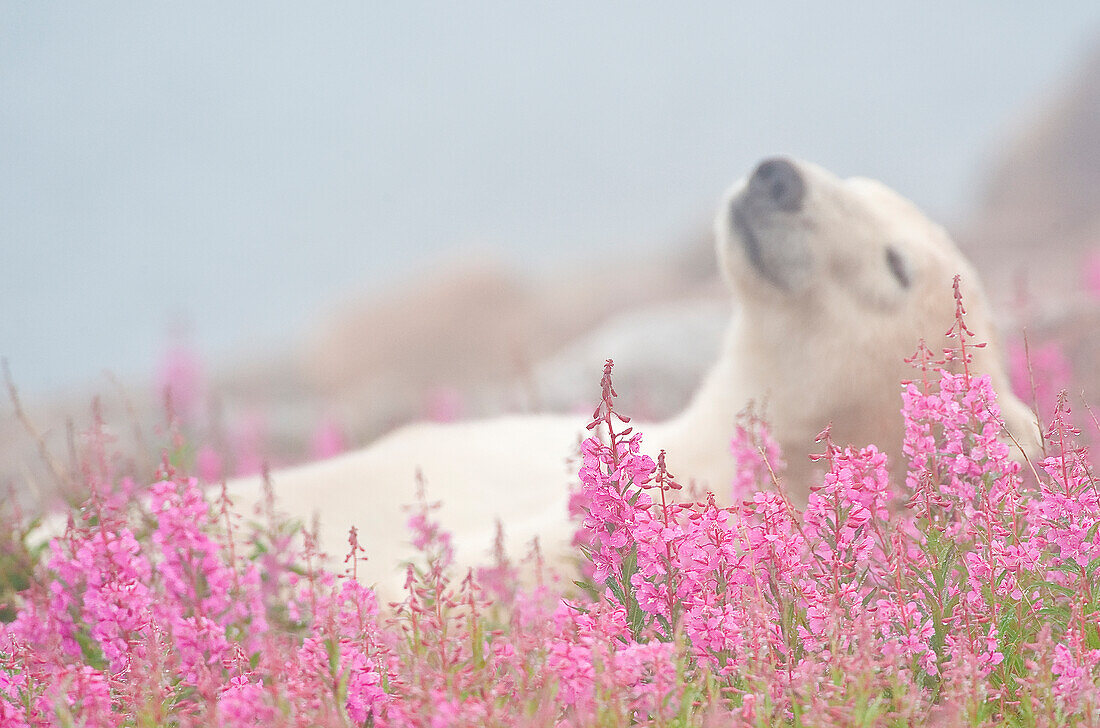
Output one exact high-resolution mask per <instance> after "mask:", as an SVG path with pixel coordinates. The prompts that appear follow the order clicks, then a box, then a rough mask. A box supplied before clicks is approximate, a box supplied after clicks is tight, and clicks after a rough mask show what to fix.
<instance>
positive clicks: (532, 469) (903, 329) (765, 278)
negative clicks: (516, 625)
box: [229, 158, 1039, 595]
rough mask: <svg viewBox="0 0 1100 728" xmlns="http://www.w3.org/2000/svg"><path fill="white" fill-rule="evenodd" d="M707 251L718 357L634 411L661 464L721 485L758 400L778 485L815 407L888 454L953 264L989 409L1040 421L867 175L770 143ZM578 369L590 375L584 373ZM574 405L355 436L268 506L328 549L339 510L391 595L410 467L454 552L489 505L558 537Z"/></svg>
mask: <svg viewBox="0 0 1100 728" xmlns="http://www.w3.org/2000/svg"><path fill="white" fill-rule="evenodd" d="M715 237H716V248H717V255H718V261H719V264H720V266H721V269H722V272H723V274H724V276H725V278H726V280H727V281H728V283H729V285H730V288H731V289H732V291H733V294H734V295H733V297H734V312H733V316H732V321H731V323H730V325H729V329H728V332H727V334H726V336H725V339H724V343H723V345H722V350H721V355H720V357H719V359H718V362H717V363H716V364H715V365H714V367H713V369H712V370H711V371H710V373H709V375H707V377H706V378H705V380H704V382H703V383H702V385H701V386H700V388H699V389H698V391H697V392H696V394H695V396H694V398H693V399H692V401H691V403H690V404H689V405H688V407H687V408H686V410H685V411H684V412H683V413H682V414H680V415H679V416H677V417H675V418H673V419H672V420H670V421H667V422H663V423H652V424H639V423H635V426H636V428H637V429H638V430H640V431H641V432H643V433H644V442H645V445H646V449H647V451H650V452H652V453H656V451H657V449H658V448H661V449H664V450H666V451H667V453H668V463H669V469H670V470H671V471H672V472H674V473H676V474H677V476H679V479H680V480H681V481H687V480H693V481H695V482H696V483H698V484H699V485H701V486H703V487H706V488H708V489H710V490H712V491H713V492H714V493H715V494H716V496H717V497H718V498H719V500H722V499H723V498H726V499H727V500H728V498H729V491H730V483H731V480H732V478H733V476H734V463H733V460H732V457H731V455H730V440H731V437H732V433H733V428H734V422H735V418H736V415H737V414H738V412H740V411H741V410H742V409H744V408H745V407H746V405H747V404H748V403H750V402H757V403H759V402H762V401H766V410H767V414H768V419H769V421H770V424H771V430H772V434H773V435H774V437H775V438H776V439H777V440H778V442H779V444H780V445H781V446H782V448H783V450H784V453H785V456H786V459H787V461H788V463H789V467H788V474H787V489H788V491H789V492H791V493H792V494H793V495H794V497H795V498H796V499H798V500H804V499H805V498H806V495H807V492H808V487H809V482H810V478H811V477H812V471H811V463H810V462H809V459H808V457H807V455H808V454H809V453H811V452H815V451H817V449H818V446H816V445H815V443H814V439H815V436H816V435H817V434H818V433H819V432H820V431H821V430H822V429H823V428H824V427H825V425H826V424H828V423H830V422H831V423H832V434H833V438H834V440H835V441H837V442H851V443H854V444H866V443H870V442H874V443H876V444H878V445H879V446H880V447H882V448H884V449H886V450H887V451H888V452H889V453H890V455H891V456H892V459H893V462H895V463H897V462H899V461H900V449H901V440H902V419H901V416H900V402H901V400H900V397H899V391H900V387H899V382H900V381H901V380H902V379H905V378H907V377H909V376H911V374H912V371H911V369H909V367H908V365H907V364H905V363H904V359H905V358H906V357H907V356H910V355H912V354H913V352H914V351H915V350H916V348H917V345H918V341H919V340H920V339H921V338H924V339H925V340H926V341H927V342H929V345H930V346H932V347H933V348H934V349H935V347H937V346H942V345H944V344H945V343H946V342H944V336H945V332H946V331H947V330H948V328H949V327H950V325H951V323H952V321H953V317H954V299H953V297H952V280H953V278H954V276H955V275H956V274H959V275H961V280H962V288H963V295H964V300H965V303H966V305H967V308H968V311H969V316H968V325H969V327H970V328H971V330H973V331H974V332H975V334H976V335H977V337H978V338H979V339H980V340H984V341H986V342H988V344H989V345H988V346H987V347H986V348H984V349H976V350H975V351H974V363H973V368H974V369H975V370H976V371H979V372H982V373H987V374H989V375H991V377H992V380H993V385H994V387H995V388H996V390H997V392H998V393H999V395H1000V398H1001V399H1000V403H1001V408H1002V412H1003V416H1004V418H1005V421H1006V424H1007V427H1008V429H1009V430H1010V432H1012V433H1013V435H1014V437H1015V439H1016V440H1017V441H1019V442H1021V443H1023V444H1024V447H1025V448H1031V449H1033V448H1035V447H1036V446H1037V444H1038V441H1039V433H1038V431H1037V429H1036V425H1035V420H1034V417H1033V415H1032V414H1031V412H1030V411H1029V410H1028V408H1027V407H1025V406H1024V405H1023V404H1022V403H1021V402H1020V401H1019V400H1017V399H1016V398H1015V397H1013V396H1012V395H1011V393H1010V391H1009V387H1008V380H1007V377H1006V374H1005V370H1004V367H1003V365H1002V361H1001V349H1000V347H999V346H998V344H997V337H996V334H995V332H994V327H993V324H992V322H991V316H990V311H989V307H988V304H987V302H986V297H985V294H984V292H983V291H982V287H981V284H980V282H979V280H978V277H977V275H976V274H975V272H974V270H973V269H972V267H971V266H970V264H969V263H968V262H967V261H966V260H965V259H964V258H963V256H962V255H961V254H960V253H959V251H958V249H957V248H956V247H955V245H954V244H953V243H952V241H951V239H950V238H949V236H948V235H947V233H946V232H945V231H944V229H943V228H941V227H940V226H938V225H936V224H935V223H933V222H931V221H930V220H929V219H928V218H927V217H925V216H924V215H923V214H922V213H921V212H920V211H919V210H918V209H917V208H916V207H915V206H914V205H913V204H912V203H910V202H908V201H907V200H905V199H904V198H902V197H901V196H899V195H898V194H896V193H894V192H893V191H891V190H890V189H888V188H887V187H885V186H884V185H882V184H880V183H878V182H875V181H872V180H869V179H863V178H851V179H840V178H838V177H836V176H834V175H833V174H831V173H829V172H827V171H826V170H824V169H821V168H820V167H817V166H815V165H813V164H809V163H807V162H802V161H795V160H792V159H787V158H773V159H767V160H765V161H763V162H761V163H760V164H759V165H758V166H757V167H756V168H755V170H754V171H753V172H752V173H751V174H750V175H749V176H748V178H747V179H745V180H742V181H741V182H739V183H737V184H736V185H734V186H733V187H732V188H731V189H730V190H729V192H728V193H727V194H726V196H725V198H724V199H723V201H722V203H721V205H720V207H719V209H718V214H717V219H716V222H715ZM596 374H597V373H596V372H593V376H596ZM585 424H586V421H585V419H583V418H581V417H573V416H510V417H499V418H496V419H489V420H482V421H470V422H461V423H452V424H415V425H411V426H407V427H404V428H401V429H399V430H397V431H395V432H393V433H392V434H390V435H388V436H385V437H383V438H381V439H380V440H378V441H376V442H375V443H374V444H372V445H370V446H368V447H366V448H365V449H362V450H359V451H356V452H351V453H348V454H345V455H342V456H339V457H336V458H333V459H331V460H327V461H323V462H318V463H313V464H309V465H305V466H302V467H298V468H293V469H289V470H283V471H277V472H275V473H273V474H272V475H271V482H272V486H273V488H274V491H275V496H276V499H277V503H278V505H279V507H280V509H281V510H283V511H285V512H288V513H289V514H291V515H293V516H296V517H299V518H301V519H303V520H306V521H308V520H309V519H310V517H311V515H313V514H316V515H317V516H318V517H319V522H320V541H321V546H322V548H323V549H325V550H326V551H327V552H328V553H329V554H332V555H334V556H335V555H338V554H340V553H341V550H343V549H345V548H346V544H347V535H348V531H349V528H350V527H351V526H352V525H355V526H357V527H358V532H359V540H360V542H361V544H362V545H363V546H364V548H365V549H366V554H367V557H368V561H367V562H366V566H365V567H361V568H360V574H361V575H362V574H363V573H364V568H365V569H366V579H367V581H368V582H377V583H378V584H379V586H380V587H381V588H382V589H383V591H384V592H386V593H388V594H391V595H392V594H396V593H397V591H398V587H399V585H400V583H401V580H402V579H403V571H402V570H401V569H400V568H399V564H400V563H401V562H403V561H406V560H408V559H410V558H411V557H412V556H413V553H412V548H411V546H410V545H409V541H410V535H409V533H408V532H407V530H406V522H407V520H408V512H407V510H405V506H406V504H409V503H411V502H413V501H414V500H415V497H416V489H417V481H418V473H419V474H422V476H423V480H424V482H426V484H427V495H428V499H429V500H433V501H434V500H439V501H441V502H442V506H441V509H440V511H439V512H438V514H437V515H438V518H439V519H440V521H441V522H442V524H443V526H444V528H446V529H448V530H449V531H451V532H452V534H453V544H454V548H455V558H456V562H457V563H458V564H459V565H460V566H467V565H472V564H477V563H482V562H484V561H485V560H486V555H487V553H488V549H489V546H490V544H491V542H492V537H493V533H494V528H495V521H496V520H497V519H499V520H500V521H501V522H502V523H503V525H504V530H505V535H506V542H507V547H508V548H509V550H510V551H511V553H513V554H515V553H522V549H523V548H524V547H525V545H526V544H527V543H529V542H530V540H531V539H532V538H533V537H535V536H538V537H540V540H541V543H542V546H543V549H544V551H548V552H550V553H551V555H556V554H558V553H564V552H565V551H566V550H567V549H568V543H569V540H570V537H571V532H572V531H571V526H570V524H569V522H568V519H567V501H568V493H569V489H570V485H571V483H572V482H573V481H574V480H575V464H570V462H569V459H570V456H571V455H572V454H574V453H576V451H577V445H578V442H579V440H580V438H581V437H582V436H584V435H585ZM229 491H230V495H231V496H232V497H233V498H234V500H235V501H236V504H237V505H236V507H237V508H238V509H240V510H241V511H242V512H244V513H247V512H249V510H248V509H249V508H250V507H251V506H252V504H254V503H255V502H257V501H258V500H259V498H260V497H261V491H262V483H261V481H260V480H259V479H258V478H252V479H245V480H237V481H233V482H231V483H230V484H229Z"/></svg>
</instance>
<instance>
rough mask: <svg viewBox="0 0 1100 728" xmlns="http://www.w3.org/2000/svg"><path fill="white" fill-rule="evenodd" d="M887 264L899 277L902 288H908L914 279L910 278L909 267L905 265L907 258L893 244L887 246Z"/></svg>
mask: <svg viewBox="0 0 1100 728" xmlns="http://www.w3.org/2000/svg"><path fill="white" fill-rule="evenodd" d="M886 265H888V266H890V272H891V273H893V274H894V277H895V278H897V279H898V283H900V284H901V286H902V288H908V287H909V286H910V285H911V284H912V281H911V280H910V279H909V268H908V266H906V265H905V259H904V258H902V257H901V253H899V252H898V251H897V250H895V249H894V248H893V247H891V246H886Z"/></svg>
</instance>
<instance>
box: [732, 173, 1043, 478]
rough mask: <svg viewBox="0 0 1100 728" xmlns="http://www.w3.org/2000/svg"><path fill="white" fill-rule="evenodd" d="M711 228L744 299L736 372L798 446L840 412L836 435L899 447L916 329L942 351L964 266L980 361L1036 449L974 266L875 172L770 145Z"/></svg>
mask: <svg viewBox="0 0 1100 728" xmlns="http://www.w3.org/2000/svg"><path fill="white" fill-rule="evenodd" d="M716 232H717V236H716V238H717V248H718V257H719V261H720V264H721V268H722V270H723V274H724V275H725V277H726V278H727V280H728V281H729V283H730V284H731V285H732V287H733V289H734V292H735V294H736V296H737V298H738V300H739V303H740V314H739V316H738V318H737V320H736V322H735V325H734V330H733V331H734V334H733V335H734V338H735V340H736V348H738V349H740V350H741V352H742V354H747V355H743V356H740V357H739V360H740V365H739V371H738V373H737V377H738V378H739V379H741V380H742V381H743V382H747V383H748V386H749V393H750V394H751V395H753V396H754V397H760V398H763V399H764V400H765V401H766V410H767V416H768V418H769V419H770V420H771V421H772V425H773V429H774V431H775V432H776V433H777V434H778V435H779V437H780V444H781V445H784V446H785V447H786V448H788V449H789V451H790V452H792V453H796V454H797V453H800V452H802V453H804V452H807V443H812V441H813V437H814V435H815V434H816V433H817V432H819V431H820V429H821V428H822V426H823V425H824V424H826V423H827V422H832V425H833V430H832V432H833V436H834V439H835V440H836V441H837V442H851V443H853V444H858V445H862V444H866V443H869V442H874V443H876V444H878V445H879V446H880V447H883V448H884V449H886V450H888V451H889V452H891V454H892V455H894V456H895V458H896V457H897V456H899V455H900V444H901V438H902V421H901V417H900V415H899V410H900V406H901V398H900V396H899V389H900V387H899V382H901V380H903V379H912V378H914V377H915V373H914V371H913V369H912V368H911V367H910V366H909V365H907V364H906V363H905V361H904V360H905V358H906V357H910V356H912V355H913V353H914V352H915V351H916V349H917V346H918V343H919V341H920V339H922V338H923V339H924V340H925V341H926V342H927V344H928V346H929V347H930V348H931V349H932V351H933V352H936V353H939V351H940V350H941V349H942V347H944V346H947V345H948V341H947V340H946V339H945V334H946V332H947V331H948V329H949V328H950V327H951V325H952V323H953V322H954V313H955V301H954V296H953V295H952V284H953V280H954V277H955V276H956V275H959V276H960V277H961V291H962V296H963V303H964V305H965V306H966V310H967V318H966V321H967V325H968V327H969V328H970V329H971V330H972V331H973V332H974V333H975V335H976V340H977V341H984V342H986V343H987V346H986V347H985V348H981V349H975V350H974V351H973V354H974V362H973V369H974V370H976V371H978V372H980V373H984V374H989V375H990V376H991V377H992V381H993V385H994V388H995V389H996V391H997V393H998V398H999V403H1000V406H1001V410H1002V416H1003V418H1004V420H1005V422H1006V426H1007V429H1008V430H1009V432H1010V433H1012V435H1013V436H1014V437H1015V438H1016V439H1017V440H1018V441H1019V442H1021V443H1023V445H1024V448H1025V449H1027V450H1030V452H1029V455H1030V454H1033V452H1034V451H1035V449H1036V448H1037V445H1038V430H1037V427H1036V425H1035V418H1034V416H1033V415H1032V413H1031V412H1030V410H1029V409H1028V408H1027V407H1026V406H1024V405H1023V404H1022V403H1021V402H1020V401H1019V400H1018V399H1016V398H1015V397H1014V396H1013V395H1012V394H1011V392H1010V389H1009V386H1008V378H1007V376H1006V374H1005V370H1004V365H1003V363H1002V351H1001V348H1000V346H999V344H998V337H997V334H996V331H995V327H994V325H993V322H992V319H991V315H990V311H989V305H988V303H987V301H986V297H985V294H984V292H983V290H982V287H981V283H980V281H979V280H978V277H977V274H976V273H975V272H974V269H973V268H972V267H971V265H970V264H969V262H968V261H967V260H966V259H965V258H964V257H963V256H962V254H961V253H960V252H959V250H958V249H957V248H956V247H955V245H954V243H953V242H952V241H951V238H950V237H949V236H948V234H947V233H946V231H945V230H944V229H943V228H942V227H940V226H939V225H937V224H935V223H933V222H932V221H931V220H929V219H928V218H927V217H926V216H925V215H924V214H923V213H922V212H921V211H920V210H918V209H917V207H916V206H915V205H913V204H912V203H911V202H909V201H908V200H906V199H904V198H903V197H901V196H900V195H898V194H897V193H895V192H894V191H892V190H890V189H889V188H887V187H886V186H885V185H883V184H881V183H879V182H875V181H873V180H869V179H863V178H850V179H840V178H838V177H836V176H835V175H833V174H831V173H829V172H827V171H826V170H824V169H821V168H820V167H817V166H815V165H812V164H808V163H805V162H801V161H795V160H791V159H784V158H774V159H768V160H765V161H764V162H762V163H760V164H759V165H758V166H757V167H756V169H755V171H753V173H752V174H751V175H750V176H749V177H748V178H747V179H746V180H743V181H742V182H740V183H738V184H736V185H734V187H733V188H732V189H731V190H730V191H729V192H728V193H727V196H726V199H725V201H724V203H723V204H722V205H721V207H720V210H719V213H718V217H717V221H716ZM791 459H792V460H794V458H791ZM895 462H896V460H895ZM791 464H792V465H793V466H794V469H795V471H797V469H798V468H799V465H798V463H797V462H792V463H791ZM792 475H794V473H792Z"/></svg>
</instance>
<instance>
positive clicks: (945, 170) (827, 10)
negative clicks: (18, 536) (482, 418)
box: [0, 0, 1100, 392]
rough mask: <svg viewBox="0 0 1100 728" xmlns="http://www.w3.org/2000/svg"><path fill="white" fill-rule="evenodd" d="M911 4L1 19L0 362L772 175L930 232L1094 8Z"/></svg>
mask: <svg viewBox="0 0 1100 728" xmlns="http://www.w3.org/2000/svg"><path fill="white" fill-rule="evenodd" d="M916 7H918V6H917V5H914V4H913V3H900V2H881V3H874V4H871V3H857V2H839V3H810V2H805V3H793V4H780V3H767V4H764V3H761V4H754V5H753V7H751V8H750V7H749V4H748V3H711V4H706V5H704V4H701V3H666V2H660V3H659V2H637V1H631V2H625V1H623V2H601V3H590V2H583V3H582V2H554V3H516V2H492V3H486V2H467V3H438V4H436V3H421V2H397V3H375V2H370V3H360V2H356V3H350V2H349V3H325V4H320V3H301V2H272V1H271V0H263V1H262V2H260V1H256V2H233V3H226V2H221V1H216V2H188V3H183V4H172V5H167V4H161V3H147V2H137V1H135V2H127V3H123V2H106V3H94V4H93V3H67V2H42V1H36V2H18V3H17V2H8V1H4V2H0V307H2V310H3V315H2V317H0V355H3V356H6V357H7V358H8V359H9V360H10V362H11V365H12V369H13V370H14V372H15V375H16V378H17V380H18V381H19V382H20V384H21V385H22V386H23V387H24V388H25V389H27V390H30V391H31V392H43V391H47V390H49V389H51V388H57V387H63V386H72V385H74V384H77V383H79V382H83V381H88V380H92V379H94V378H95V377H97V376H98V375H99V373H100V372H101V371H102V370H103V369H105V368H109V369H112V370H114V371H116V372H118V373H120V374H122V375H123V376H127V375H141V374H147V373H148V372H149V371H150V370H151V368H152V366H153V362H155V361H156V359H157V355H158V353H159V352H160V351H161V349H162V348H163V346H164V343H165V341H166V332H167V330H168V328H169V325H170V324H171V323H172V322H174V321H176V320H179V319H183V320H185V321H187V322H189V323H190V325H191V329H192V330H193V332H194V338H195V340H196V342H197V343H198V345H199V346H200V348H201V349H202V350H203V351H204V352H205V353H206V355H207V356H208V358H213V359H215V360H217V359H218V358H219V357H221V356H224V355H225V354H226V353H227V352H231V351H236V352H240V351H241V350H242V349H247V347H248V346H250V345H251V344H250V342H253V341H265V342H275V341H279V340H280V339H283V338H287V337H290V336H293V335H297V334H300V333H301V331H302V330H303V328H304V327H305V326H306V324H308V322H310V321H312V320H315V319H316V317H317V316H318V315H319V312H320V311H321V310H323V308H324V307H325V306H328V305H331V303H332V302H333V301H335V300H339V299H340V298H341V297H344V296H347V295H349V294H351V293H353V292H354V291H356V290H360V289H366V288H368V287H370V286H372V285H373V286H377V285H382V284H384V283H385V282H386V281H390V280H393V279H394V277H395V276H399V275H401V274H402V273H404V272H408V271H409V270H411V269H414V268H415V267H417V266H418V265H423V261H424V260H426V259H428V258H430V257H432V256H435V255H438V254H439V253H440V252H441V251H451V255H460V254H461V251H462V250H464V249H468V250H474V249H477V250H481V249H483V248H484V247H486V246H500V247H502V248H505V249H507V250H508V251H509V253H508V255H509V256H510V257H511V258H512V259H513V260H515V261H516V262H517V263H518V264H519V265H522V266H526V267H530V268H534V267H536V266H539V265H543V264H546V263H554V264H558V263H560V261H562V260H566V259H567V256H569V255H571V254H575V253H576V252H578V251H582V250H584V249H586V248H591V247H597V248H605V249H611V248H615V249H618V250H621V251H630V250H634V249H652V248H653V247H654V246H656V245H659V244H661V243H663V242H666V241H668V240H670V239H673V238H674V237H675V236H676V235H678V234H681V233H683V232H684V231H686V230H690V229H692V228H693V227H694V226H696V225H697V224H698V223H699V222H700V221H701V220H703V219H704V218H705V217H706V216H707V215H709V209H710V207H711V205H712V204H713V201H714V200H715V199H716V198H717V196H718V194H719V193H720V192H721V190H722V189H723V188H724V187H725V186H726V185H727V184H728V183H729V182H730V181H732V179H733V178H735V177H737V176H739V175H740V174H742V173H743V172H744V171H745V170H746V169H747V168H748V167H749V166H750V165H751V164H752V163H753V161H754V160H756V159H758V158H760V157H761V156H764V155H767V154H772V153H776V152H784V153H790V154H795V155H798V156H802V157H805V158H808V159H811V160H814V161H816V162H819V163H821V164H823V165H825V166H827V167H830V168H832V169H834V170H835V171H837V172H839V173H842V174H864V175H869V176H874V177H879V178H881V179H883V180H885V181H887V182H888V183H889V184H890V185H892V186H894V187H895V188H897V189H898V190H899V191H901V192H902V193H904V194H906V195H908V196H910V197H912V198H913V199H915V200H916V201H917V202H918V203H920V204H921V205H923V206H924V207H925V208H926V209H928V210H929V211H930V212H932V213H933V214H935V215H937V216H939V217H941V218H944V219H946V220H948V221H950V219H952V218H954V217H957V216H959V215H961V214H963V213H964V212H965V210H966V209H967V206H968V204H969V202H970V200H971V199H972V195H974V194H975V192H976V191H975V188H974V185H975V182H976V181H977V180H978V179H979V177H980V171H981V166H982V164H983V163H985V162H986V161H987V160H989V159H990V158H991V157H992V156H993V154H994V153H995V151H996V147H997V144H998V142H1000V141H1001V140H1003V139H1004V138H1005V137H1006V134H1007V133H1008V131H1009V128H1010V127H1009V124H1010V122H1011V121H1012V120H1014V119H1017V118H1018V116H1019V115H1020V114H1021V113H1026V112H1027V111H1028V110H1029V109H1030V108H1032V106H1033V105H1034V102H1035V101H1037V100H1039V99H1041V98H1043V97H1044V96H1045V95H1047V94H1049V93H1050V90H1051V85H1052V83H1053V82H1055V81H1057V80H1058V79H1060V78H1062V77H1063V76H1064V74H1065V73H1066V72H1067V71H1068V70H1070V69H1072V68H1073V64H1074V62H1075V60H1076V59H1077V58H1079V57H1080V56H1081V55H1082V53H1083V52H1084V50H1085V49H1086V48H1087V47H1088V46H1089V42H1090V40H1092V39H1093V37H1094V36H1095V34H1096V32H1097V31H1098V30H1100V6H1098V5H1097V4H1096V3H1095V2H1093V1H1083V0H1082V1H1078V2H1064V3H1060V4H1059V5H1058V6H1057V7H1058V9H1057V12H1055V11H1053V10H1051V9H1050V8H1051V6H1050V5H1046V4H1040V3H1029V4H1025V3H1011V4H1006V3H1000V2H972V3H957V2H954V1H950V2H948V1H947V0H933V1H931V2H924V3H920V4H919V10H918V9H915V8H916ZM455 251H458V252H455Z"/></svg>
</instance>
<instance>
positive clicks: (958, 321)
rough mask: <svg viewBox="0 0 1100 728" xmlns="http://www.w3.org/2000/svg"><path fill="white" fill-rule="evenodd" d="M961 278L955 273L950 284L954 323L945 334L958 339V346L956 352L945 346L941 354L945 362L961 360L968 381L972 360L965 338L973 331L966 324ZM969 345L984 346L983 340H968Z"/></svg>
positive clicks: (970, 335) (974, 346)
mask: <svg viewBox="0 0 1100 728" xmlns="http://www.w3.org/2000/svg"><path fill="white" fill-rule="evenodd" d="M961 280H962V276H960V275H959V274H958V273H956V274H955V280H954V281H953V282H952V284H951V288H952V290H953V291H954V294H955V323H954V324H952V325H951V328H949V329H948V330H947V333H946V334H945V336H947V338H949V339H958V340H959V348H958V351H957V352H956V351H955V349H953V348H950V347H948V348H945V349H944V350H943V354H944V362H945V363H946V362H950V361H955V360H961V361H962V365H963V375H964V376H965V377H966V381H968V382H969V381H970V362H971V361H972V360H973V355H972V354H970V353H969V352H968V351H967V350H966V347H967V345H968V342H967V339H973V338H974V332H973V331H971V330H970V329H969V328H968V327H967V325H966V307H965V306H963V300H962V290H961V288H960V281H961ZM969 346H970V347H971V348H974V349H981V348H984V347H985V342H984V341H983V342H979V343H974V342H970V343H969Z"/></svg>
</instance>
